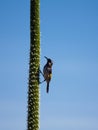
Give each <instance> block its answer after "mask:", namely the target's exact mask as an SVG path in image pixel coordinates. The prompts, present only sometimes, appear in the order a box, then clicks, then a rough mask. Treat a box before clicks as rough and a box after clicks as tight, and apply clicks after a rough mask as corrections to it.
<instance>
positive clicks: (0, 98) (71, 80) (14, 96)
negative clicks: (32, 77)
mask: <svg viewBox="0 0 98 130" xmlns="http://www.w3.org/2000/svg"><path fill="white" fill-rule="evenodd" d="M29 7H30V1H29V0H6V1H4V0H0V130H17V129H18V130H26V125H27V123H26V120H27V91H28V68H29V66H28V63H29V46H30V34H29V31H30V29H29V21H30V18H29V16H30V14H29V13H30V12H29V10H30V8H29ZM40 32H41V69H42V68H43V66H44V64H45V63H46V60H45V58H44V56H47V57H50V58H52V59H53V63H54V64H53V78H52V80H51V83H50V91H49V94H47V93H46V84H45V83H43V84H41V86H40V130H45V129H46V130H98V0H40ZM41 79H42V77H41Z"/></svg>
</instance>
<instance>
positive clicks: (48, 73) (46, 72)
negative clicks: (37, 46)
mask: <svg viewBox="0 0 98 130" xmlns="http://www.w3.org/2000/svg"><path fill="white" fill-rule="evenodd" d="M44 57H45V58H46V60H47V63H46V64H45V65H44V67H43V77H44V81H46V83H47V86H46V92H47V93H49V83H50V81H51V78H52V65H53V61H52V60H51V59H50V58H47V57H46V56H44Z"/></svg>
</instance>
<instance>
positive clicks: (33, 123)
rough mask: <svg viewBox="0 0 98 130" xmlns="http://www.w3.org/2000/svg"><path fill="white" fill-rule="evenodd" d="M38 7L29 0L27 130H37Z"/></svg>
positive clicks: (36, 2)
mask: <svg viewBox="0 0 98 130" xmlns="http://www.w3.org/2000/svg"><path fill="white" fill-rule="evenodd" d="M39 68H40V9H39V0H30V62H29V84H28V119H27V130H39V98H40V92H39Z"/></svg>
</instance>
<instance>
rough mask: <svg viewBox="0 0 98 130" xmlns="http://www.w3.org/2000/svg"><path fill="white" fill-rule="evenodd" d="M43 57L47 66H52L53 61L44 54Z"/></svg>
mask: <svg viewBox="0 0 98 130" xmlns="http://www.w3.org/2000/svg"><path fill="white" fill-rule="evenodd" d="M44 57H45V58H46V60H47V64H48V65H49V66H52V65H53V61H52V60H51V59H50V58H47V57H46V56H44Z"/></svg>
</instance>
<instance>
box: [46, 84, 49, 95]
mask: <svg viewBox="0 0 98 130" xmlns="http://www.w3.org/2000/svg"><path fill="white" fill-rule="evenodd" d="M46 92H47V93H48V92H49V82H47V88H46Z"/></svg>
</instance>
